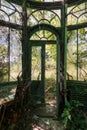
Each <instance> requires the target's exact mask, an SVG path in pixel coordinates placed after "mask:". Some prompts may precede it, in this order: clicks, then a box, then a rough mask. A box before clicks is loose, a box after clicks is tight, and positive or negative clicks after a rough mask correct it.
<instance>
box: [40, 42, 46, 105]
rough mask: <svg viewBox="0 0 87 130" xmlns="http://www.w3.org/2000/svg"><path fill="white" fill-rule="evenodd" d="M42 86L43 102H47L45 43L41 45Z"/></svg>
mask: <svg viewBox="0 0 87 130" xmlns="http://www.w3.org/2000/svg"><path fill="white" fill-rule="evenodd" d="M41 86H42V89H41V91H42V95H43V101H42V102H43V103H44V102H45V44H43V45H41Z"/></svg>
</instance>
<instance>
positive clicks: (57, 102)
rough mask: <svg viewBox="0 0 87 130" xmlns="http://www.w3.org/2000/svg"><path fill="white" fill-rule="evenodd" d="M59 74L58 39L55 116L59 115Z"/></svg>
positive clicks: (57, 46) (57, 45)
mask: <svg viewBox="0 0 87 130" xmlns="http://www.w3.org/2000/svg"><path fill="white" fill-rule="evenodd" d="M59 73H60V45H59V38H58V37H57V42H56V114H57V117H58V115H59V82H60V81H59V80H60V78H59Z"/></svg>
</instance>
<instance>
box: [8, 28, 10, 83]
mask: <svg viewBox="0 0 87 130" xmlns="http://www.w3.org/2000/svg"><path fill="white" fill-rule="evenodd" d="M8 29H9V30H8V82H9V81H10V28H8Z"/></svg>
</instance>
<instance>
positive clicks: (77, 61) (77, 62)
mask: <svg viewBox="0 0 87 130" xmlns="http://www.w3.org/2000/svg"><path fill="white" fill-rule="evenodd" d="M76 34H77V35H76V36H77V60H76V69H77V73H76V77H77V80H78V77H79V75H78V72H79V69H78V66H79V65H78V64H79V54H78V51H79V45H78V29H77V30H76Z"/></svg>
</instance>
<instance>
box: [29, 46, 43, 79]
mask: <svg viewBox="0 0 87 130" xmlns="http://www.w3.org/2000/svg"><path fill="white" fill-rule="evenodd" d="M31 66H32V68H31V79H32V80H41V47H40V46H33V47H32V62H31Z"/></svg>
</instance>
